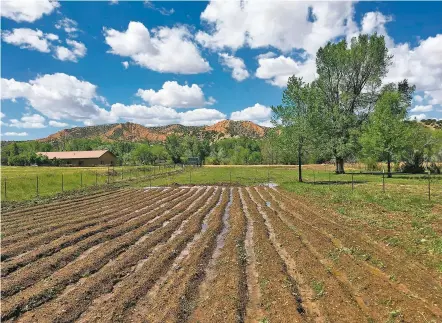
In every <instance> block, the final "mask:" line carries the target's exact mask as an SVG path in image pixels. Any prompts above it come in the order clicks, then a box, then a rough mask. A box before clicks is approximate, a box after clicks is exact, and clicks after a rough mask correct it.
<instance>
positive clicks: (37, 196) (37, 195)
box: [37, 175, 38, 197]
mask: <svg viewBox="0 0 442 323" xmlns="http://www.w3.org/2000/svg"><path fill="white" fill-rule="evenodd" d="M37 197H38V175H37Z"/></svg>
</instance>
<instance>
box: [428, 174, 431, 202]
mask: <svg viewBox="0 0 442 323" xmlns="http://www.w3.org/2000/svg"><path fill="white" fill-rule="evenodd" d="M430 200H431V173H430V171H428V201H430Z"/></svg>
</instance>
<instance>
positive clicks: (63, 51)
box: [54, 39, 87, 62]
mask: <svg viewBox="0 0 442 323" xmlns="http://www.w3.org/2000/svg"><path fill="white" fill-rule="evenodd" d="M66 43H67V44H68V45H69V46H70V48H67V47H64V46H57V47H56V48H55V54H54V57H55V58H57V59H59V60H61V61H71V62H77V61H78V58H81V57H84V56H85V55H86V52H87V49H86V46H85V45H84V44H83V43H81V42H78V41H75V40H71V39H67V40H66Z"/></svg>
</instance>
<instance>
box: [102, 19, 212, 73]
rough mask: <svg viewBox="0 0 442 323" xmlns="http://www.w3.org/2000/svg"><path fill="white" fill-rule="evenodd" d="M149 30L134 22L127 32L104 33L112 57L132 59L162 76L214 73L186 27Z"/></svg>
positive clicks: (130, 24) (105, 31) (110, 31)
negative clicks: (166, 74)
mask: <svg viewBox="0 0 442 323" xmlns="http://www.w3.org/2000/svg"><path fill="white" fill-rule="evenodd" d="M151 32H152V35H151V33H150V32H149V30H148V29H147V28H146V27H145V26H144V25H143V24H142V23H140V22H134V21H131V22H130V23H129V26H128V28H127V30H126V31H123V32H120V31H118V30H115V29H107V28H105V29H104V36H105V42H106V44H108V45H109V46H110V47H111V49H110V51H109V52H110V53H112V54H115V55H119V56H123V57H130V58H131V59H132V61H133V62H134V63H135V64H138V65H140V66H142V67H145V68H148V69H151V70H153V71H157V72H161V73H177V74H197V73H204V72H208V71H210V69H211V68H210V66H209V63H208V62H207V61H206V60H205V59H204V58H202V57H201V54H200V52H199V50H198V48H197V46H196V45H195V44H194V43H193V36H192V34H191V33H190V32H189V30H188V29H187V28H186V27H185V26H179V27H173V28H168V27H159V28H156V29H152V30H151Z"/></svg>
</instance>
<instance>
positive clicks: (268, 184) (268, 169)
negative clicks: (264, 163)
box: [267, 168, 270, 187]
mask: <svg viewBox="0 0 442 323" xmlns="http://www.w3.org/2000/svg"><path fill="white" fill-rule="evenodd" d="M267 187H270V168H267Z"/></svg>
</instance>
